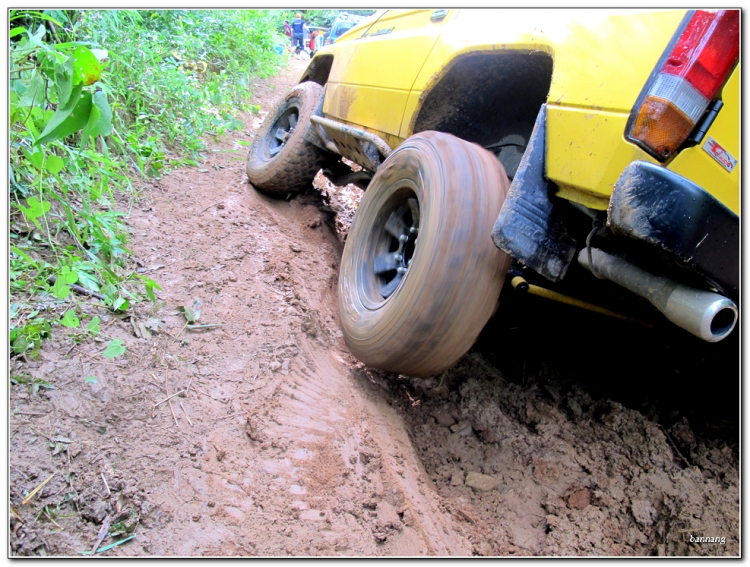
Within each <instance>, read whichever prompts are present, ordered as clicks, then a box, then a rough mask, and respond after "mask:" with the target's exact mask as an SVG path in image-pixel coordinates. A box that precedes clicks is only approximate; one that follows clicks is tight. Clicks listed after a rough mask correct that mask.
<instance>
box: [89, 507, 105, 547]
mask: <svg viewBox="0 0 750 567" xmlns="http://www.w3.org/2000/svg"><path fill="white" fill-rule="evenodd" d="M107 532H109V514H107V515H106V516H104V521H103V522H102V527H101V528H99V534H98V535H97V536H96V542H94V547H92V548H91V555H94V553H96V550H97V549H99V546H100V545H101V544H102V542H103V541H104V538H105V537H107Z"/></svg>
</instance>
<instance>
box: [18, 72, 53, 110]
mask: <svg viewBox="0 0 750 567" xmlns="http://www.w3.org/2000/svg"><path fill="white" fill-rule="evenodd" d="M45 98H46V96H45V92H44V77H42V75H41V74H40V73H37V72H34V76H33V77H32V78H31V83H29V86H28V87H27V88H26V91H25V92H24V93H23V96H22V97H21V100H19V101H18V104H19V106H39V105H40V104H42V103H43V102H44V100H45Z"/></svg>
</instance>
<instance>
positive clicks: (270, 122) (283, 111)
mask: <svg viewBox="0 0 750 567" xmlns="http://www.w3.org/2000/svg"><path fill="white" fill-rule="evenodd" d="M322 102H323V87H321V86H320V85H319V84H317V83H311V82H306V83H300V84H299V85H296V86H295V87H293V88H292V90H290V91H289V93H288V94H287V95H286V96H285V97H284V98H283V99H281V100H280V101H279V102H278V103H276V106H275V107H274V108H273V109H272V110H271V111H270V112H269V113H268V115H267V116H266V118H265V120H263V124H262V125H261V127H260V129H259V130H258V133H257V135H256V137H255V141H254V142H253V145H252V146H251V148H250V153H249V155H248V158H247V168H246V169H247V177H248V179H249V180H250V183H252V184H253V185H254V186H255V188H256V189H258V190H259V191H262V192H263V193H266V194H268V195H271V196H272V197H286V196H287V195H289V194H292V195H294V194H297V193H299V192H300V191H302V190H303V189H305V188H306V187H308V186H309V185H310V184H311V183H312V180H313V179H314V178H315V175H316V174H317V173H318V171H319V170H320V168H321V166H322V165H323V162H324V160H325V152H324V151H323V150H322V149H320V148H319V147H318V146H316V145H314V144H313V143H312V142H310V140H311V139H314V138H315V137H317V134H316V133H315V130H314V129H313V125H312V123H311V122H310V117H311V116H313V115H314V114H315V113H316V112H319V111H320V106H321V104H322Z"/></svg>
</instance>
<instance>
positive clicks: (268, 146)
mask: <svg viewBox="0 0 750 567" xmlns="http://www.w3.org/2000/svg"><path fill="white" fill-rule="evenodd" d="M298 121H299V109H298V108H297V107H295V106H290V107H289V108H287V109H286V110H285V111H284V112H282V113H281V114H280V115H279V117H278V118H277V119H276V121H275V122H274V123H273V126H271V129H270V130H269V131H268V134H266V138H265V140H264V144H263V154H264V157H265V158H266V160H272V159H273V158H275V157H276V156H277V155H279V153H280V152H281V150H282V149H284V146H285V145H286V143H287V142H288V141H289V138H290V137H291V136H292V133H293V132H294V129H295V128H296V127H297V122H298Z"/></svg>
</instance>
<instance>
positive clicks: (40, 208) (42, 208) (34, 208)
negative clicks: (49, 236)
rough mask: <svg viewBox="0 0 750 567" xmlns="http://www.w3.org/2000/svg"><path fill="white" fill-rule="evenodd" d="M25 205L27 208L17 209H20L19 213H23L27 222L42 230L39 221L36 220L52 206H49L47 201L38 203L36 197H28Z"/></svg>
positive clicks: (21, 206)
mask: <svg viewBox="0 0 750 567" xmlns="http://www.w3.org/2000/svg"><path fill="white" fill-rule="evenodd" d="M26 204H27V205H28V207H24V206H23V205H19V208H20V209H21V211H23V214H24V215H25V216H26V218H27V219H28V220H30V221H31V222H33V223H34V224H35V225H36V227H37V228H38V229H39V230H42V225H40V224H39V221H37V220H36V219H37V218H38V217H41V216H42V215H44V214H46V213H47V212H49V210H50V208H51V207H52V205H50V204H49V203H48V202H47V201H44V202H41V203H40V202H39V199H37V198H36V197H29V198H28V199H26Z"/></svg>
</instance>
